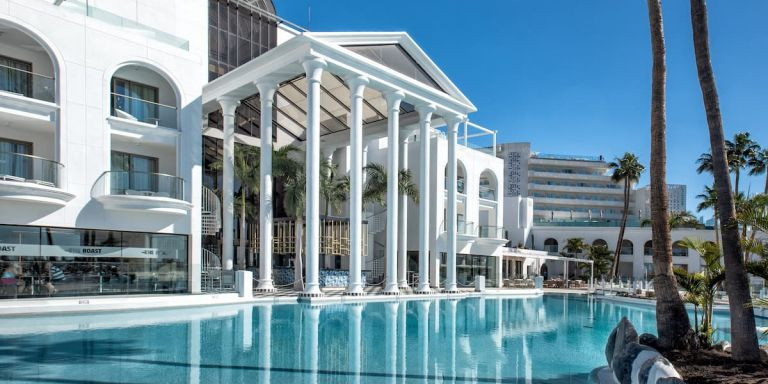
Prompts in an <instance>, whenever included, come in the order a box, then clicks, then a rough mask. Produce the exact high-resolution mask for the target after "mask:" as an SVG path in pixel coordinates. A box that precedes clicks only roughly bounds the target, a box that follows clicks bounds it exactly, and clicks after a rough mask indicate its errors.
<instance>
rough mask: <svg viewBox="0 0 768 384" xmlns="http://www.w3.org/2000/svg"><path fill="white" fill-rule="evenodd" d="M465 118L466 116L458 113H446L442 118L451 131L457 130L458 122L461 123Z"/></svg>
mask: <svg viewBox="0 0 768 384" xmlns="http://www.w3.org/2000/svg"><path fill="white" fill-rule="evenodd" d="M465 119H466V117H465V116H464V115H460V114H453V113H447V114H445V115H443V120H445V123H446V124H447V125H448V129H450V130H452V131H456V130H458V129H459V124H461V123H462V122H463V121H464V120H465Z"/></svg>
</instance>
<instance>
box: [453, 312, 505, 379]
mask: <svg viewBox="0 0 768 384" xmlns="http://www.w3.org/2000/svg"><path fill="white" fill-rule="evenodd" d="M457 304H458V303H457V301H456V300H448V301H447V302H446V312H447V313H446V322H447V323H448V324H447V325H446V327H447V328H448V329H447V333H448V350H449V351H450V354H451V357H450V361H449V364H450V365H449V366H448V369H449V370H448V376H449V377H450V382H452V383H455V382H456V307H457ZM499 347H500V346H499ZM497 350H501V348H498V349H497ZM499 377H500V376H499Z"/></svg>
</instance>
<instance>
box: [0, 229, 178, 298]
mask: <svg viewBox="0 0 768 384" xmlns="http://www.w3.org/2000/svg"><path fill="white" fill-rule="evenodd" d="M187 257H188V256H187V237H186V236H184V235H174V234H155V233H138V232H121V231H107V230H93V229H74V228H46V227H43V228H40V227H28V226H10V225H0V268H2V269H0V272H2V276H3V277H2V281H1V282H0V283H1V284H0V297H2V298H17V297H41V296H42V297H47V296H83V295H109V294H126V293H134V294H139V293H141V294H159V293H180V292H186V291H187V281H188V277H187V265H188V260H187Z"/></svg>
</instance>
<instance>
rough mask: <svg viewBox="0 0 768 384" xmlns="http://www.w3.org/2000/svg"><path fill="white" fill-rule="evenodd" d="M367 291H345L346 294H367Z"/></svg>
mask: <svg viewBox="0 0 768 384" xmlns="http://www.w3.org/2000/svg"><path fill="white" fill-rule="evenodd" d="M365 295H366V293H365V292H363V291H345V292H344V296H358V297H359V296H365Z"/></svg>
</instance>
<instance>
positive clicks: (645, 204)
mask: <svg viewBox="0 0 768 384" xmlns="http://www.w3.org/2000/svg"><path fill="white" fill-rule="evenodd" d="M667 193H668V196H669V200H668V203H669V212H670V213H674V212H685V211H687V208H686V197H685V194H686V186H685V185H683V184H667ZM635 206H636V207H637V215H638V216H639V217H640V218H641V219H650V218H651V186H650V185H646V186H645V187H642V188H638V189H637V190H635Z"/></svg>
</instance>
